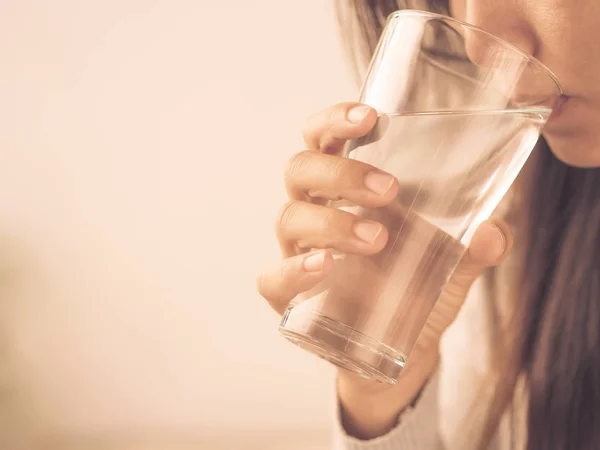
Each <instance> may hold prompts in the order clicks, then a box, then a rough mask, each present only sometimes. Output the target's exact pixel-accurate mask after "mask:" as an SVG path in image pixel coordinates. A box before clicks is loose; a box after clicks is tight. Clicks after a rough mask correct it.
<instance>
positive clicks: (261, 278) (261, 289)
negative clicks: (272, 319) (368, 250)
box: [256, 273, 267, 299]
mask: <svg viewBox="0 0 600 450" xmlns="http://www.w3.org/2000/svg"><path fill="white" fill-rule="evenodd" d="M256 291H257V292H258V293H259V294H260V295H261V296H262V297H263V298H264V299H267V295H266V291H265V274H264V273H261V274H259V275H258V276H257V277H256Z"/></svg>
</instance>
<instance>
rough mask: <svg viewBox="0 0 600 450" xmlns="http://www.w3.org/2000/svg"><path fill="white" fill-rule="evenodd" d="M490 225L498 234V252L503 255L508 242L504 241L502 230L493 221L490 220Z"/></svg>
mask: <svg viewBox="0 0 600 450" xmlns="http://www.w3.org/2000/svg"><path fill="white" fill-rule="evenodd" d="M492 225H493V227H494V231H495V232H496V233H497V234H498V235H499V236H500V241H499V243H500V248H499V249H498V254H499V255H503V254H504V252H505V251H506V247H507V245H508V242H507V241H506V236H505V235H504V232H503V231H502V229H501V228H500V227H499V226H498V225H496V224H495V223H494V222H492Z"/></svg>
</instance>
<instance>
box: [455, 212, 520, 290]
mask: <svg viewBox="0 0 600 450" xmlns="http://www.w3.org/2000/svg"><path fill="white" fill-rule="evenodd" d="M512 245H513V235H512V232H511V231H510V228H509V227H508V225H507V224H506V223H505V222H504V221H502V220H499V219H494V220H491V221H487V222H484V223H483V224H481V225H480V227H479V229H478V230H477V232H476V233H475V235H474V236H473V239H472V241H471V245H470V247H469V249H468V251H467V253H466V254H465V256H464V258H463V259H462V261H461V262H460V264H459V265H458V267H457V268H456V270H455V272H454V274H453V275H452V277H451V278H450V280H449V281H448V283H447V285H446V288H445V289H444V292H445V294H450V296H451V297H455V298H457V299H458V300H459V301H461V302H462V301H463V300H464V298H465V297H466V296H467V294H468V292H469V289H470V288H471V286H472V284H473V283H474V282H475V280H476V279H477V278H479V276H481V275H482V274H483V272H484V270H485V269H486V268H488V267H492V266H495V265H498V264H499V263H500V262H502V260H503V259H504V258H505V257H506V255H508V253H509V252H510V250H511V248H512Z"/></svg>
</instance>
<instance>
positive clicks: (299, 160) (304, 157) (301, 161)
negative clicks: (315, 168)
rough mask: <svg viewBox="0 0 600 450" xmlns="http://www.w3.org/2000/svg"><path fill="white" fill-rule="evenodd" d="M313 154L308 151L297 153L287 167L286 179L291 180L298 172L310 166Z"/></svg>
mask: <svg viewBox="0 0 600 450" xmlns="http://www.w3.org/2000/svg"><path fill="white" fill-rule="evenodd" d="M310 161H311V154H310V152H308V151H303V152H298V153H295V154H294V155H293V156H292V157H291V158H290V159H289V160H288V163H287V165H286V167H285V172H284V179H285V180H286V181H289V180H290V179H291V178H293V177H294V176H295V175H296V174H299V173H303V172H304V171H305V170H306V168H307V167H309V166H310Z"/></svg>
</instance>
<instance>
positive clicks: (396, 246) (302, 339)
mask: <svg viewBox="0 0 600 450" xmlns="http://www.w3.org/2000/svg"><path fill="white" fill-rule="evenodd" d="M560 96H561V89H560V86H559V84H558V82H557V80H556V78H555V77H554V75H553V74H552V73H551V72H550V71H549V70H548V69H547V68H546V67H545V66H543V65H542V64H541V63H540V62H539V61H537V60H536V59H534V58H533V57H531V56H530V55H528V54H526V53H525V52H523V51H521V50H520V49H518V48H516V47H514V46H513V45H511V44H509V43H507V42H505V41H503V40H502V39H499V38H498V37H496V36H493V35H492V34H490V33H488V32H486V31H484V30H482V29H480V28H477V27H475V26H472V25H469V24H467V23H463V22H460V21H458V20H455V19H453V18H450V17H445V16H442V15H438V14H433V13H428V12H423V11H411V10H403V11H398V12H396V13H393V14H392V15H391V16H390V17H389V18H388V21H387V24H386V27H385V29H384V31H383V33H382V36H381V38H380V42H379V45H378V47H377V49H376V51H375V54H374V56H373V59H372V61H371V64H370V66H369V70H368V73H367V76H366V79H365V82H364V85H363V88H362V91H361V96H360V101H361V102H363V103H366V104H368V105H370V106H372V107H373V108H375V109H376V110H377V112H378V121H377V124H376V126H375V128H374V129H373V130H372V131H371V132H370V133H369V134H368V135H367V136H365V137H363V138H361V139H356V140H354V141H350V142H349V143H348V145H347V146H346V148H345V151H344V156H345V157H348V158H353V159H356V160H360V161H363V162H366V163H369V164H371V165H373V166H375V167H377V168H379V169H382V170H384V171H386V172H389V173H391V174H392V175H394V176H395V177H396V178H397V179H398V181H399V183H400V190H399V193H398V195H397V197H396V198H395V200H394V201H393V202H392V203H391V204H390V205H389V206H386V207H383V208H364V207H360V206H357V205H352V204H349V203H348V202H345V201H340V202H333V206H335V207H339V208H342V209H344V210H346V211H349V212H351V213H353V214H356V215H357V216H360V217H363V218H367V219H371V220H376V221H379V222H381V223H383V224H384V225H385V226H386V227H387V229H388V231H389V239H388V242H387V245H386V246H385V248H384V249H383V251H381V252H380V253H378V254H376V255H374V256H358V255H351V254H340V253H335V256H334V261H335V263H334V268H333V270H332V273H331V275H330V276H329V277H328V278H327V279H326V280H325V281H324V282H322V283H321V284H320V285H319V286H317V287H316V288H315V289H313V290H311V291H310V292H308V293H306V294H304V295H301V296H299V297H298V298H296V299H294V300H293V301H292V303H291V305H290V306H289V308H288V309H287V310H286V312H285V314H284V316H283V318H282V321H281V324H280V327H279V329H280V332H281V333H282V334H283V335H284V336H285V337H286V338H288V339H289V340H291V341H292V342H294V343H296V344H298V345H299V346H301V347H303V348H305V349H308V350H310V351H312V352H314V353H316V354H317V355H319V356H321V357H323V358H325V359H327V360H329V361H332V362H333V363H335V364H337V365H339V366H342V367H344V368H346V369H349V370H352V371H354V372H356V373H358V374H360V375H362V376H364V377H367V378H372V379H375V380H379V381H382V382H387V383H395V382H396V381H397V379H398V377H399V376H400V374H401V371H402V368H403V366H404V365H405V363H406V361H407V358H408V357H409V355H410V352H411V350H412V348H413V346H414V344H415V342H416V340H417V338H418V336H419V333H420V331H421V330H422V328H423V326H424V325H425V323H426V321H427V318H428V316H429V314H430V312H431V311H432V309H433V307H434V305H435V303H436V301H437V299H438V297H439V295H440V293H441V291H442V289H443V287H444V285H445V283H446V282H447V280H448V279H449V277H450V276H451V275H452V273H453V271H454V270H455V268H456V267H457V265H458V263H459V261H460V260H461V258H462V257H463V255H464V254H465V251H466V249H467V248H468V246H469V243H470V241H471V239H472V237H473V234H474V232H475V231H476V229H477V228H478V226H479V225H480V224H481V222H483V221H484V220H486V219H487V218H488V217H489V216H490V214H491V213H492V211H493V210H494V209H495V207H496V206H497V205H498V203H499V201H500V200H501V199H502V197H503V196H504V195H505V193H506V192H507V190H508V189H509V187H510V185H511V184H512V182H513V181H514V179H515V177H516V176H517V174H518V173H519V171H520V170H521V168H522V167H523V164H524V163H525V161H526V160H527V158H528V156H529V154H530V153H531V151H532V149H533V148H534V145H535V143H536V141H537V139H538V138H539V135H540V132H541V130H542V127H543V126H544V125H545V123H546V121H547V120H548V118H549V116H550V114H551V112H552V108H553V106H554V104H555V102H556V100H557V99H558V98H559V97H560Z"/></svg>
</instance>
